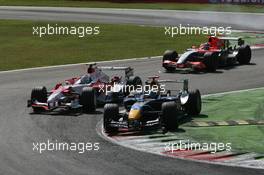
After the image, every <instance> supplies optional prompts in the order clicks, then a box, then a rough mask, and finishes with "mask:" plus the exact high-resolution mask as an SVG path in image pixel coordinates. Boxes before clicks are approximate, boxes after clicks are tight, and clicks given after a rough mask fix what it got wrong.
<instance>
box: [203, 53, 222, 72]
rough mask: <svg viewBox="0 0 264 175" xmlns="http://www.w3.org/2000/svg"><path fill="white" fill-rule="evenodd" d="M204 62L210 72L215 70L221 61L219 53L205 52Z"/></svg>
mask: <svg viewBox="0 0 264 175" xmlns="http://www.w3.org/2000/svg"><path fill="white" fill-rule="evenodd" d="M203 63H204V64H205V66H206V70H207V71H208V72H215V71H216V69H217V67H218V64H219V61H218V53H216V52H206V53H205V54H204V61H203Z"/></svg>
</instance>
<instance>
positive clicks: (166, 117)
mask: <svg viewBox="0 0 264 175" xmlns="http://www.w3.org/2000/svg"><path fill="white" fill-rule="evenodd" d="M161 109H162V121H163V125H164V127H165V129H166V130H175V129H177V128H178V127H179V121H178V116H177V113H178V110H177V105H176V103H175V102H174V101H171V102H164V103H163V104H162V107H161Z"/></svg>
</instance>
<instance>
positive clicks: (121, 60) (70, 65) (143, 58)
mask: <svg viewBox="0 0 264 175" xmlns="http://www.w3.org/2000/svg"><path fill="white" fill-rule="evenodd" d="M158 58H161V56H151V57H142V58H129V59H118V60H109V61H97V62H95V61H94V62H86V63H75V64H63V65H56V66H43V67H34V68H26V69H16V70H7V71H0V74H3V73H12V72H23V71H32V70H41V69H54V68H64V67H74V66H79V65H85V64H92V63H115V62H125V61H133V60H147V59H158Z"/></svg>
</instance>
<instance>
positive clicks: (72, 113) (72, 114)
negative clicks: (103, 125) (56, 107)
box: [29, 110, 103, 117]
mask: <svg viewBox="0 0 264 175" xmlns="http://www.w3.org/2000/svg"><path fill="white" fill-rule="evenodd" d="M102 113H103V112H102V111H94V112H84V111H82V110H60V111H52V112H39V113H34V112H31V113H29V114H30V115H49V116H70V117H79V116H81V115H84V114H88V115H99V114H102Z"/></svg>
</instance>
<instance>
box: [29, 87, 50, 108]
mask: <svg viewBox="0 0 264 175" xmlns="http://www.w3.org/2000/svg"><path fill="white" fill-rule="evenodd" d="M47 94H48V93H47V88H46V87H44V86H43V87H36V88H34V89H33V90H32V91H31V102H34V101H38V102H40V103H46V102H47V98H48V95H47ZM32 108H33V111H34V112H36V113H37V112H41V111H43V110H44V109H43V108H40V107H32Z"/></svg>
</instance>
